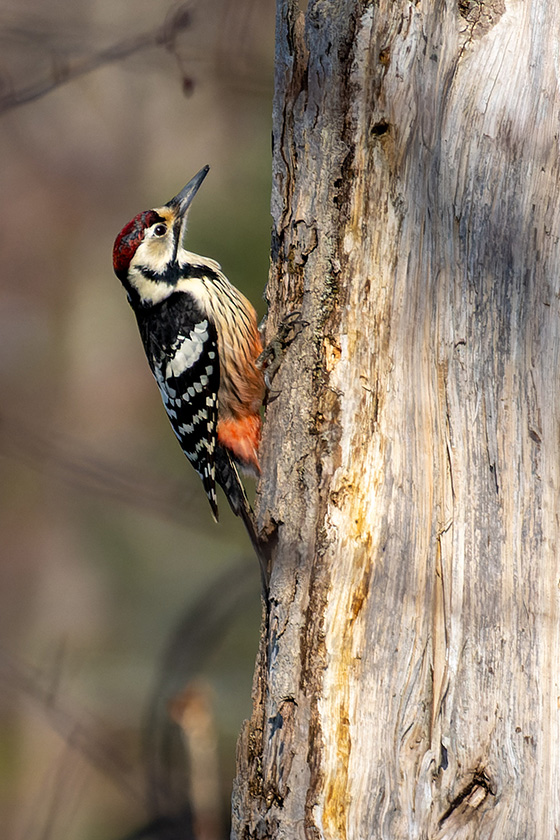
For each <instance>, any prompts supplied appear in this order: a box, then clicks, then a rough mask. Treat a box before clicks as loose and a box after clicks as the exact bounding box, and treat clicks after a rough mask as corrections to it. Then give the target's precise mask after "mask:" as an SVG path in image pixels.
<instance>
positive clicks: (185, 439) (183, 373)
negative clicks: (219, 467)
mask: <svg viewBox="0 0 560 840" xmlns="http://www.w3.org/2000/svg"><path fill="white" fill-rule="evenodd" d="M137 317H138V326H139V328H140V334H141V336H142V341H143V343H144V349H145V350H146V355H147V357H148V362H149V363H150V367H151V369H152V372H153V374H154V376H155V378H156V381H157V383H158V386H159V389H160V392H161V395H162V399H163V402H164V406H165V409H166V411H167V415H168V417H169V420H170V422H171V426H172V428H173V431H174V432H175V435H176V437H177V439H178V440H179V443H180V444H181V448H182V450H183V452H184V454H185V455H186V457H187V458H188V460H189V461H190V462H191V464H192V465H193V467H194V468H195V470H196V471H197V473H198V474H199V476H200V478H201V479H202V484H203V486H204V489H205V491H206V495H207V496H208V500H209V502H210V506H211V508H212V513H213V514H214V517H215V518H216V519H217V518H218V505H217V498H216V467H215V460H216V446H217V424H218V389H219V387H220V366H219V356H218V338H217V333H216V328H215V326H214V324H213V323H212V322H211V321H210V320H209V319H208V318H207V317H206V316H205V315H204V313H203V312H202V311H201V310H200V308H199V307H198V306H197V304H196V302H195V301H194V299H193V298H192V297H191V296H190V295H189V294H187V293H185V292H177V293H175V294H173V295H171V297H169V298H168V299H167V300H166V301H164V302H163V303H162V304H160V305H159V306H156V307H152V308H151V309H150V310H149V311H147V312H145V313H140V314H138V313H137Z"/></svg>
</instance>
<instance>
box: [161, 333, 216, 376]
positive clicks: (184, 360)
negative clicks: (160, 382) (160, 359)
mask: <svg viewBox="0 0 560 840" xmlns="http://www.w3.org/2000/svg"><path fill="white" fill-rule="evenodd" d="M207 340H208V321H206V320H204V321H201V322H200V323H199V324H195V325H194V328H193V329H192V330H191V332H190V334H189V335H188V336H183V335H179V336H177V342H176V344H175V345H174V350H175V355H174V356H173V358H172V359H170V360H169V361H168V363H167V369H166V375H167V376H180V375H181V374H182V373H184V372H185V371H186V370H188V369H189V368H191V367H192V366H193V365H194V363H195V362H197V361H198V360H199V358H200V356H201V353H202V350H203V348H204V342H205V341H207Z"/></svg>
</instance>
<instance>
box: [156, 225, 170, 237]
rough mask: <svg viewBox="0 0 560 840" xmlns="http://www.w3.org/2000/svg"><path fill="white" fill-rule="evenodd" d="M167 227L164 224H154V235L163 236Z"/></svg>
mask: <svg viewBox="0 0 560 840" xmlns="http://www.w3.org/2000/svg"><path fill="white" fill-rule="evenodd" d="M166 233H167V228H166V226H165V225H156V226H155V228H154V236H165V234H166Z"/></svg>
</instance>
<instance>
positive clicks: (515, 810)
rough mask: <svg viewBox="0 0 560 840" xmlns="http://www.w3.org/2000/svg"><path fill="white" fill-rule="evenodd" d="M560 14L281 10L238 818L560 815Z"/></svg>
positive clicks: (535, 830) (395, 831)
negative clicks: (285, 318) (291, 329)
mask: <svg viewBox="0 0 560 840" xmlns="http://www.w3.org/2000/svg"><path fill="white" fill-rule="evenodd" d="M559 32H560V8H559V6H558V4H557V3H556V2H555V3H552V2H547V0H506V2H502V0H494V2H476V3H474V2H458V3H457V2H445V0H435V1H434V0H417V2H408V0H407V2H404V0H379V2H376V3H366V2H357V0H310V3H309V7H308V9H307V11H306V12H305V13H303V12H302V11H300V10H299V9H298V6H297V4H296V3H295V2H290V0H278V18H277V71H276V73H277V76H276V97H275V103H274V126H273V137H274V154H273V176H274V180H273V184H274V186H273V201H272V211H273V220H274V233H273V264H272V269H271V277H270V282H269V287H268V296H269V299H270V307H271V308H270V313H271V314H270V317H269V325H268V329H269V332H270V334H272V333H273V332H274V328H275V325H276V323H277V321H278V319H279V318H280V317H281V316H282V315H283V314H285V313H286V312H288V311H290V310H292V309H296V308H298V309H299V308H301V309H302V311H303V316H304V318H305V319H306V320H307V321H308V322H309V327H307V328H306V329H305V331H304V332H303V333H302V334H301V336H300V337H299V338H298V339H297V340H296V341H295V342H294V344H293V345H292V347H291V348H290V350H289V351H288V354H287V356H286V359H285V361H284V364H283V366H282V368H281V370H280V373H279V374H278V377H277V379H276V380H275V388H278V389H279V390H280V396H279V397H278V399H277V400H276V401H275V402H273V403H272V404H271V405H270V407H269V409H268V411H267V419H266V429H265V437H264V441H263V453H262V460H263V480H262V482H261V487H260V498H259V515H260V525H261V528H262V529H263V532H264V533H265V534H267V535H268V537H269V538H270V540H271V544H273V545H274V568H273V572H272V584H271V611H270V617H269V621H268V624H267V625H266V626H265V631H264V635H263V642H262V644H261V649H260V652H259V658H258V661H257V670H256V675H255V689H254V712H253V716H252V718H251V720H250V721H249V722H248V723H247V724H246V727H245V729H244V731H243V733H242V735H241V738H240V741H239V748H238V777H237V780H236V784H235V789H234V802H233V836H234V837H235V838H238V839H239V840H241V838H243V839H244V840H246V838H265V837H266V838H283V839H284V840H294V838H307V840H315V838H333V840H334V838H336V840H344V838H353V840H367V838H387V840H389V838H390V840H399V839H400V838H430V840H443V838H456V840H459V838H461V839H462V838H477V840H484V838H490V837H491V838H504V840H505V838H508V840H512V838H518V840H528V839H529V838H535V840H547V838H557V837H558V836H559V833H560V795H559V790H560V732H559V716H560V712H559V696H560V687H559V684H558V683H559V680H558V668H559V663H560V649H559V648H560V614H559V613H560V610H559V580H560V553H559V548H560V547H559V540H558V537H559V513H560V504H559V501H558V492H559V484H560V475H559V465H560V451H559V442H560V435H559V430H560V424H559V417H560V410H559V404H558V398H557V394H558V393H559V385H560V383H559V348H560V312H559V308H560V307H559V276H560V245H559V231H560V219H559V197H560V179H559V164H558V161H559V156H560V148H559V140H558V133H559V129H560V123H559V113H560V105H559V93H558V73H559V72H560V70H559V58H558V38H559V35H558V33H559Z"/></svg>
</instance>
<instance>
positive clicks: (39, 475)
mask: <svg viewBox="0 0 560 840" xmlns="http://www.w3.org/2000/svg"><path fill="white" fill-rule="evenodd" d="M273 17H274V8H273V4H261V3H259V2H258V0H232V2H227V0H205V2H202V0H199V2H195V1H194V0H193V2H191V3H188V4H186V3H177V2H167V0H166V1H165V2H159V3H154V2H153V0H121V2H119V3H114V2H110V0H24V1H23V2H17V3H16V2H15V0H8V1H7V2H6V0H4V2H2V4H1V6H0V45H1V53H0V56H1V58H0V161H1V163H0V183H1V189H0V255H1V264H2V270H1V276H0V387H1V394H2V400H1V403H0V476H1V480H0V494H1V496H0V534H1V536H0V546H1V552H0V633H1V637H0V680H1V684H2V692H1V695H0V696H1V700H0V814H1V815H2V816H1V821H2V838H4V840H20V838H25V840H39V838H41V840H47V838H56V840H64V838H72V840H94V839H95V838H111V837H115V838H117V837H119V836H124V835H125V834H126V833H127V832H131V831H132V830H133V829H134V827H135V826H137V825H139V824H141V823H142V822H143V821H149V820H150V819H151V818H152V817H153V816H157V814H158V813H160V811H161V810H162V808H163V807H164V805H165V803H166V800H167V799H169V798H171V800H173V802H172V803H171V804H172V806H173V807H177V808H180V807H181V797H182V794H183V782H182V779H183V776H182V775H180V774H178V775H177V776H176V777H175V780H176V781H177V780H179V781H178V785H177V786H178V790H177V791H175V792H173V794H172V795H171V794H170V797H166V795H165V792H164V795H161V790H160V791H159V793H158V795H157V796H156V795H152V794H153V791H154V787H153V786H154V785H155V786H156V787H157V785H158V784H159V785H161V784H163V786H165V784H167V783H168V781H169V780H170V779H172V778H173V772H174V771H173V766H174V765H173V764H172V765H171V770H170V771H169V772H168V768H165V772H163V770H162V767H164V766H165V762H166V760H167V759H166V755H165V745H166V744H168V742H169V739H170V738H171V739H172V740H174V743H175V746H174V747H173V749H179V751H180V747H177V744H180V732H179V727H178V726H177V724H172V723H171V722H170V721H169V719H168V718H167V717H166V715H167V708H168V706H167V703H168V701H169V700H170V699H171V698H172V697H176V696H181V695H180V692H181V691H185V690H188V686H189V681H190V680H192V679H194V678H195V677H196V675H197V674H200V673H203V674H204V677H205V679H206V681H207V684H208V686H210V689H209V692H210V693H209V696H210V697H211V698H213V699H212V706H213V710H214V711H213V714H214V715H215V726H216V732H217V745H218V746H217V749H218V756H219V766H220V773H221V778H220V779H219V780H218V782H219V785H220V786H221V790H222V801H220V802H219V803H217V809H216V810H217V813H218V814H219V815H220V818H221V819H223V815H224V814H227V810H228V805H227V800H228V797H229V785H230V780H231V777H232V774H233V755H234V744H235V737H236V733H237V731H238V729H239V726H240V722H241V719H242V717H243V716H244V715H245V714H246V713H247V712H248V709H249V699H250V683H251V672H252V664H253V658H254V652H255V650H256V645H257V635H258V623H259V617H260V604H259V580H258V570H257V563H256V560H255V561H254V562H253V560H252V559H251V561H249V562H248V563H245V562H244V563H242V565H241V566H240V565H239V564H240V562H241V560H242V559H243V558H247V557H248V555H249V554H250V548H249V544H248V541H247V539H246V537H245V535H244V533H243V531H242V528H241V525H240V524H239V523H238V522H237V521H235V520H233V518H232V517H231V516H229V514H228V511H227V510H226V505H225V503H222V505H221V510H222V518H223V522H222V524H220V526H215V525H214V524H213V522H212V520H211V516H210V513H209V510H208V509H207V504H206V501H205V498H204V494H203V493H201V491H200V487H199V486H198V478H197V476H196V475H195V474H194V471H193V470H192V468H191V467H190V465H189V464H188V463H187V462H186V460H185V459H184V458H183V456H182V454H181V452H180V450H179V448H178V446H177V443H176V441H175V439H174V436H173V434H172V433H171V430H170V428H169V427H168V424H167V420H166V418H165V415H164V411H163V408H162V407H161V405H160V402H159V396H158V393H157V389H156V387H155V385H154V382H153V380H152V378H151V374H150V373H149V370H148V367H147V364H146V361H145V359H144V357H143V351H142V347H141V344H140V340H139V337H138V335H137V333H136V325H135V323H134V318H133V315H132V312H131V311H130V310H129V308H128V305H127V303H126V298H125V295H124V293H123V291H122V289H121V288H120V285H119V283H118V281H117V280H116V278H115V277H114V275H113V273H112V268H111V248H112V243H113V239H114V237H115V235H116V234H117V233H118V231H119V230H120V228H121V227H122V226H123V225H124V224H125V223H126V222H127V221H128V220H129V219H130V218H131V217H132V216H133V215H135V214H136V213H137V212H139V211H140V210H143V209H146V208H148V207H152V206H156V205H158V204H161V203H163V202H164V201H167V200H168V199H169V198H170V197H171V196H172V195H174V194H175V193H176V192H177V191H178V190H179V189H180V188H181V187H182V186H183V185H184V183H186V182H187V181H188V180H189V179H190V177H191V176H192V175H193V174H194V173H195V172H196V171H197V170H198V169H199V168H200V167H201V166H202V165H204V164H205V163H209V164H210V166H211V173H210V176H209V178H208V179H207V182H206V183H205V185H204V189H203V190H202V191H201V193H200V194H199V196H198V197H197V200H196V204H195V205H194V206H193V212H192V218H191V226H190V234H189V239H188V243H189V248H190V249H192V250H194V251H198V252H199V253H205V254H207V255H210V256H212V257H214V258H215V259H217V260H218V261H219V262H221V263H222V265H223V267H224V269H225V271H226V273H227V274H228V275H229V276H230V278H231V279H232V281H233V282H234V283H236V284H237V285H238V286H239V287H240V288H241V289H243V291H244V292H245V293H246V294H248V295H249V296H250V297H251V298H252V299H253V300H254V302H255V304H256V305H257V308H258V309H259V311H260V313H261V314H262V313H264V304H263V301H262V292H263V289H264V285H265V282H266V274H267V270H268V251H269V230H270V223H269V193H270V186H269V179H270V175H269V173H270V159H269V158H270V149H269V146H270V140H269V137H270V110H271V104H270V102H271V91H272V72H273V68H272V61H273V58H272V55H273V26H274V20H273ZM208 599H209V600H208ZM177 626H179V628H182V629H181V632H180V633H179V635H178V636H176V637H175V639H174V642H173V645H172V647H171V648H170V650H173V651H175V654H174V655H170V654H169V651H168V654H167V655H164V651H165V650H166V643H167V639H168V638H169V637H170V635H171V634H172V632H173V631H174V630H175V628H176V627H177ZM197 628H198V630H197ZM177 632H179V631H177ZM181 633H182V635H181ZM194 648H196V649H194ZM150 703H151V706H150ZM148 709H151V711H150V713H149V714H148ZM147 721H148V723H149V729H148V730H147V729H146V726H147ZM170 726H171V727H173V726H175V727H176V728H177V730H178V731H177V732H176V733H175V734H174V735H173V734H172V735H169V732H171V733H173V730H172V729H171V730H168V727H170ZM165 733H167V734H165ZM177 737H179V741H177ZM146 765H147V766H146ZM154 766H157V767H159V770H158V771H157V772H155V771H154ZM166 773H168V776H166ZM154 775H155V776H157V781H156V782H154ZM146 779H147V780H148V784H147V786H146ZM162 779H163V782H162V781H161V780H162ZM186 779H187V781H186V782H185V785H184V786H186V787H188V766H187V772H186ZM215 782H216V780H213V784H215ZM150 784H151V785H152V787H150ZM170 784H171V782H170ZM162 802H163V803H164V805H162ZM222 825H223V823H222ZM224 830H225V829H224Z"/></svg>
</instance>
